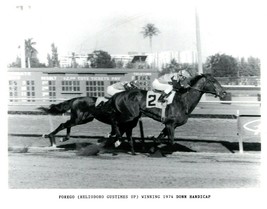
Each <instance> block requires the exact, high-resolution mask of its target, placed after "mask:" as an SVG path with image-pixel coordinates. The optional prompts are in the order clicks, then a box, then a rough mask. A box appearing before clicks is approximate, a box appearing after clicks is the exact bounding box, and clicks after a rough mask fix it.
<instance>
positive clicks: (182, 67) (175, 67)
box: [159, 59, 197, 76]
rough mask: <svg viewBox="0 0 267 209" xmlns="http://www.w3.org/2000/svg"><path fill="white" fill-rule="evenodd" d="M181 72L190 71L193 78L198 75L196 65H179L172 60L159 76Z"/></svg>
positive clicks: (163, 67)
mask: <svg viewBox="0 0 267 209" xmlns="http://www.w3.org/2000/svg"><path fill="white" fill-rule="evenodd" d="M180 70H186V71H188V72H189V73H190V75H191V76H195V75H197V65H196V64H189V63H178V62H177V61H176V60H175V59H172V60H171V61H170V63H169V64H166V65H164V66H162V71H161V72H159V75H164V74H168V73H174V72H179V71H180Z"/></svg>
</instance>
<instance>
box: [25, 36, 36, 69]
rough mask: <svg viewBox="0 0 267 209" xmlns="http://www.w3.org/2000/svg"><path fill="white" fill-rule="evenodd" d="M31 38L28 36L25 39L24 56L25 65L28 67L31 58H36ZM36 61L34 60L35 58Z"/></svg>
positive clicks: (34, 43)
mask: <svg viewBox="0 0 267 209" xmlns="http://www.w3.org/2000/svg"><path fill="white" fill-rule="evenodd" d="M32 39H33V38H28V39H26V40H25V58H26V66H28V67H29V68H30V67H32V66H31V62H32V59H37V53H38V52H37V50H36V49H35V48H34V45H36V42H35V41H32ZM35 62H36V60H35Z"/></svg>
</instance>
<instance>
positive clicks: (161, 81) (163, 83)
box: [152, 70, 191, 102]
mask: <svg viewBox="0 0 267 209" xmlns="http://www.w3.org/2000/svg"><path fill="white" fill-rule="evenodd" d="M190 77H191V75H190V74H189V72H188V71H186V70H180V71H179V72H178V73H168V74H165V75H162V76H161V77H159V78H156V79H155V80H154V81H153V82H152V87H153V88H154V89H156V90H160V91H163V93H162V94H161V95H160V97H159V99H158V101H159V102H165V100H166V99H167V98H168V96H169V95H170V94H171V92H172V90H173V86H172V84H170V83H171V82H172V79H174V80H177V82H178V83H179V84H180V87H179V88H188V87H189V84H188V82H189V78H190Z"/></svg>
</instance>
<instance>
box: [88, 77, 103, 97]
mask: <svg viewBox="0 0 267 209" xmlns="http://www.w3.org/2000/svg"><path fill="white" fill-rule="evenodd" d="M86 96H89V97H90V96H91V97H99V96H100V97H103V96H105V86H104V81H86Z"/></svg>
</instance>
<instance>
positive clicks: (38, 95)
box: [8, 68, 158, 103]
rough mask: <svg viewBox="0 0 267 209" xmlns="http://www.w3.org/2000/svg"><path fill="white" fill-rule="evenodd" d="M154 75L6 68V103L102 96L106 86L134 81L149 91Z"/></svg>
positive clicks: (148, 71)
mask: <svg viewBox="0 0 267 209" xmlns="http://www.w3.org/2000/svg"><path fill="white" fill-rule="evenodd" d="M157 76H158V73H157V71H156V70H154V69H116V68H111V69H99V68H98V69H95V68H94V69H93V68H24V69H21V68H10V69H8V83H9V102H12V103H19V102H22V103H23V102H36V101H37V100H40V99H41V101H43V102H45V101H49V102H54V101H56V100H59V99H60V100H61V99H70V98H73V97H78V96H96V97H97V96H105V95H106V88H107V86H109V85H111V84H113V83H116V82H120V81H131V80H138V81H139V83H140V88H141V89H146V90H150V88H151V82H152V81H153V80H154V79H155V78H156V77H157Z"/></svg>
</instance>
